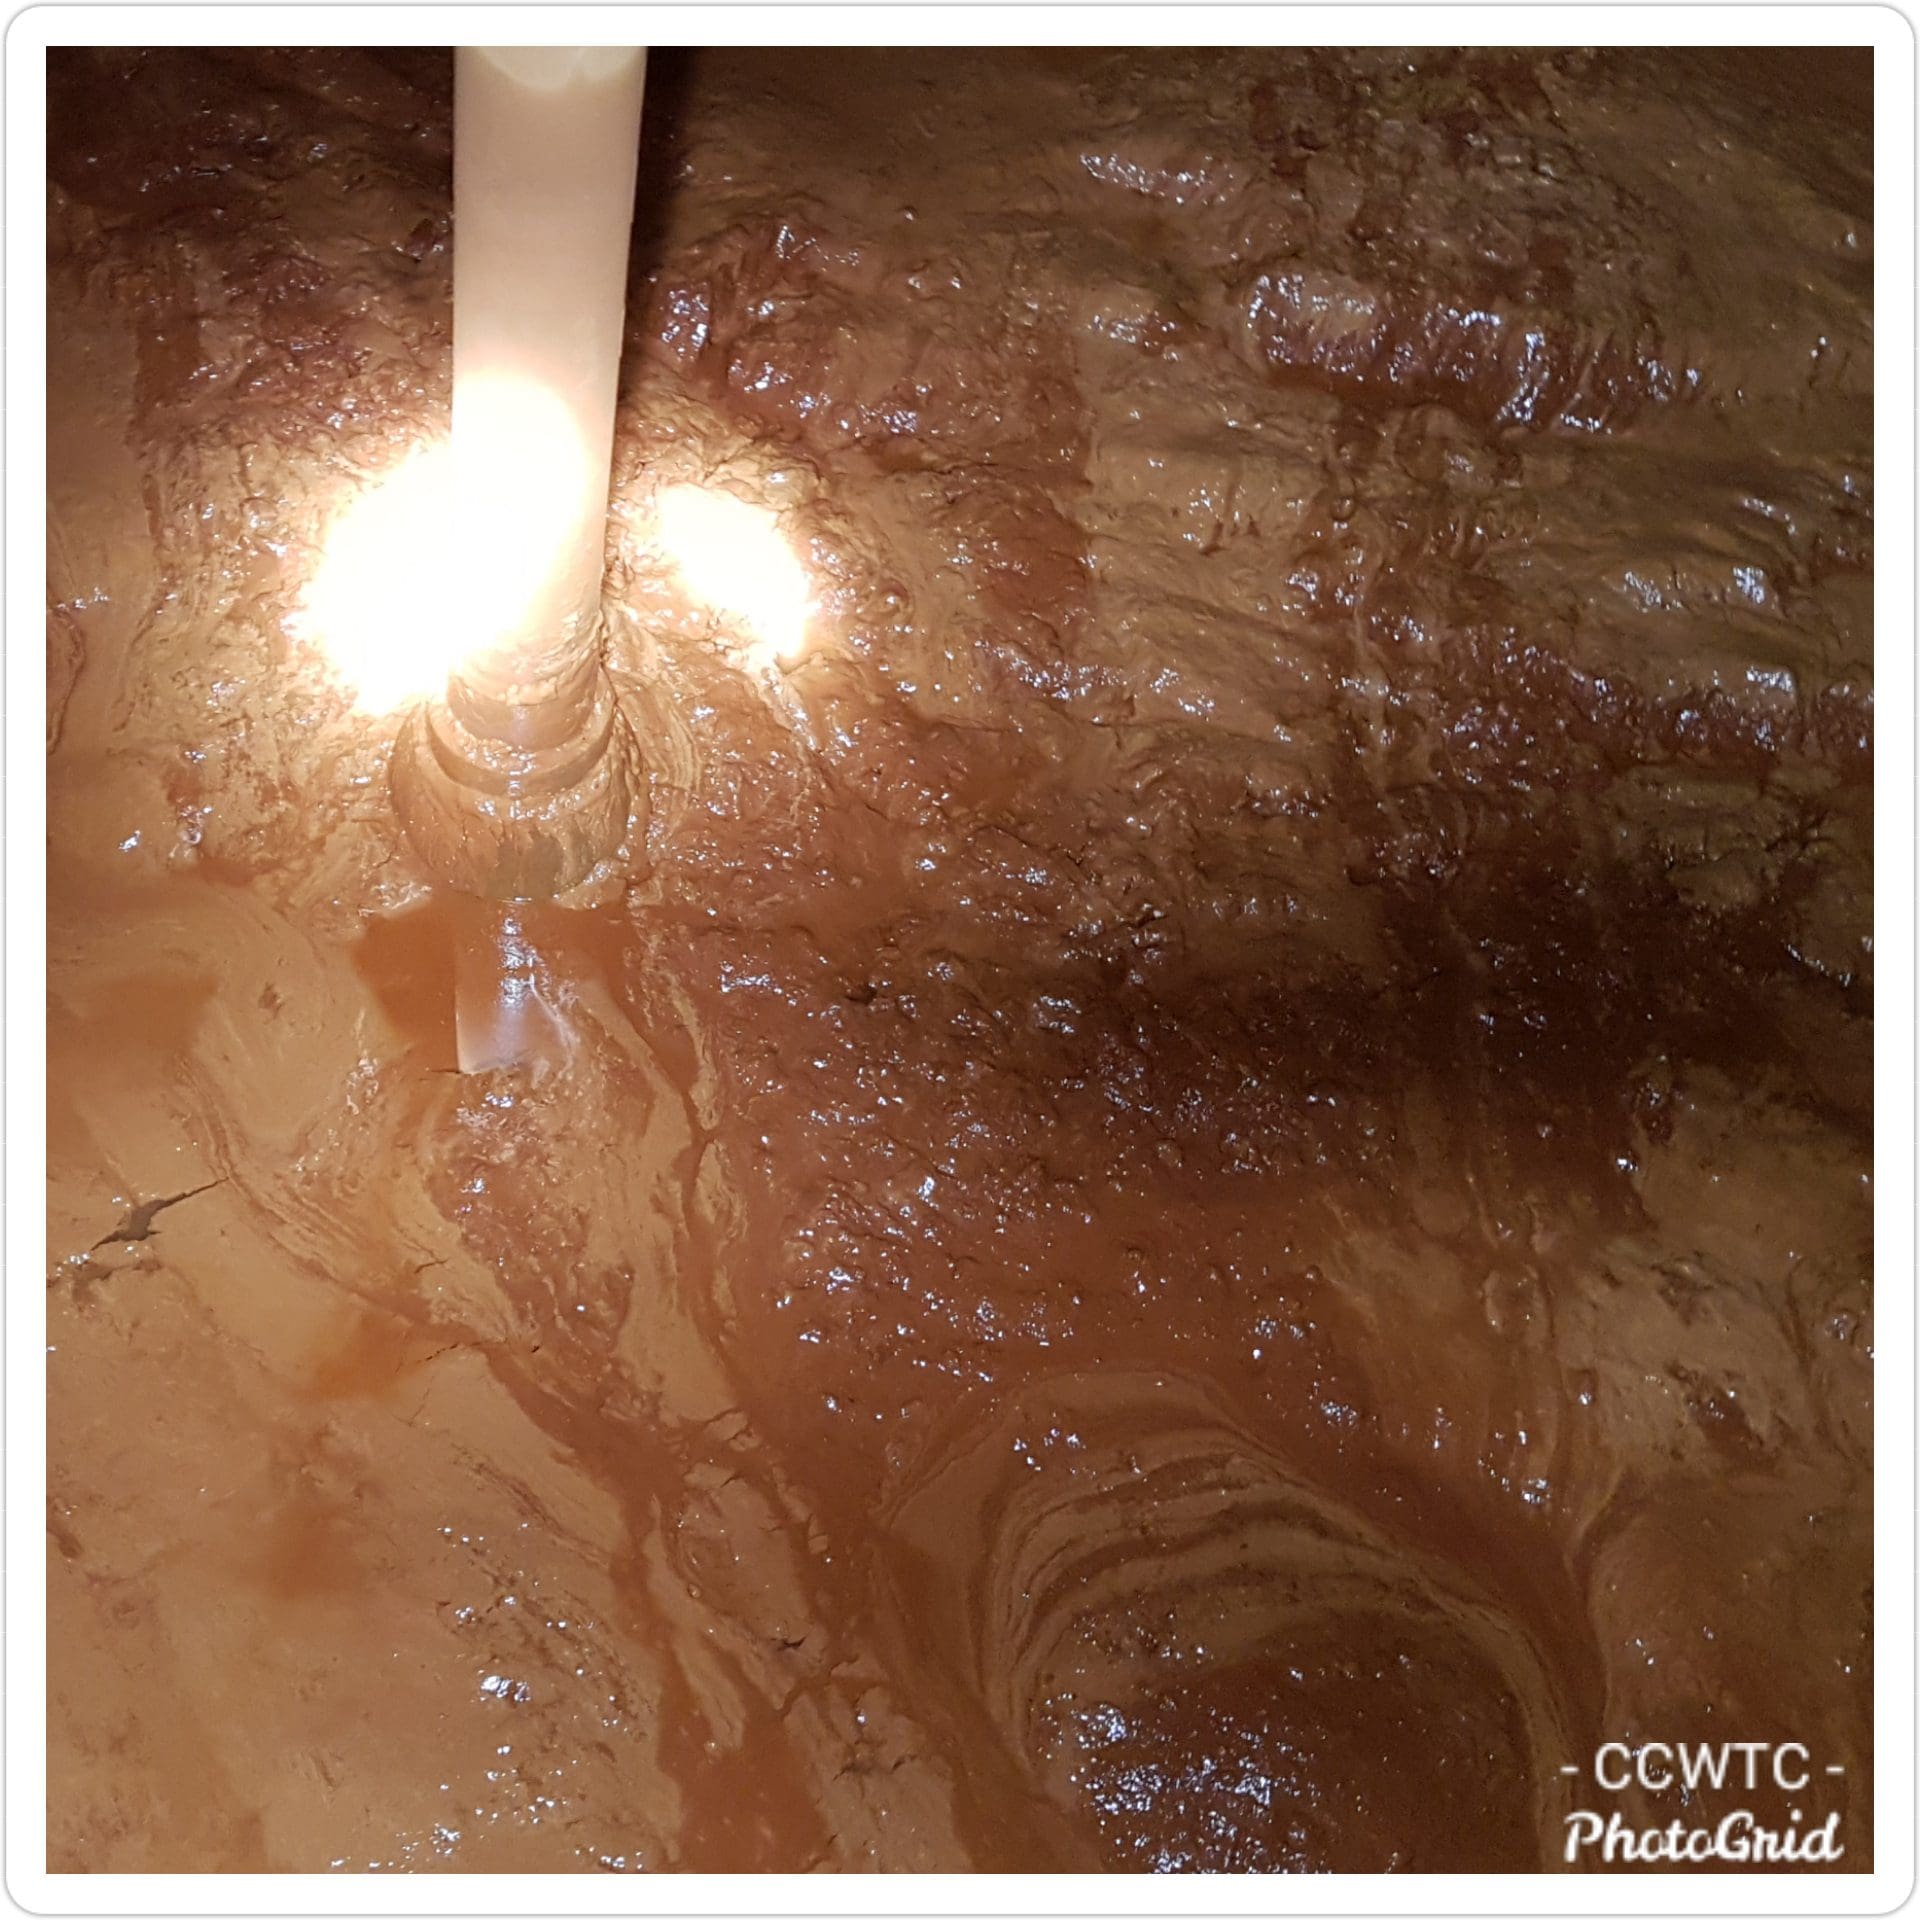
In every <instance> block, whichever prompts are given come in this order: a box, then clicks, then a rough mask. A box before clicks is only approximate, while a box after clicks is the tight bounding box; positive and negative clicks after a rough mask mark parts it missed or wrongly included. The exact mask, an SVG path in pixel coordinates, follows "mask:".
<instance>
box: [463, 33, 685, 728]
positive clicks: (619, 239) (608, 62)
mask: <svg viewBox="0 0 1920 1920" xmlns="http://www.w3.org/2000/svg"><path fill="white" fill-rule="evenodd" d="M646 59H647V56H646V50H645V49H644V48H642V47H462V48H461V49H459V51H458V53H457V55H456V58H455V63H454V147H453V152H454V174H453V198H454V236H453V446H454V459H455V465H456V469H457V473H458V475H459V485H460V487H461V489H462V492H463V494H465V495H467V496H468V499H467V511H466V512H465V513H464V514H463V522H464V525H465V526H466V527H467V528H468V530H469V533H470V536H471V537H472V538H473V539H475V540H476V541H481V542H487V543H490V544H491V543H494V542H500V541H508V540H511V541H517V542H520V543H522V544H523V545H524V547H525V549H526V552H527V555H528V564H527V566H526V568H525V569H524V588H523V590H521V591H514V592H511V593H507V594H505V595H504V596H503V598H504V600H505V601H506V603H507V604H503V605H501V606H499V607H498V608H496V609H493V610H491V611H490V614H489V624H490V628H491V629H492V630H490V631H488V632H486V633H484V634H481V635H478V636H476V639H477V640H478V642H479V648H478V651H477V653H476V656H475V657H474V659H473V660H472V662H471V663H470V665H469V666H468V667H467V668H465V669H463V670H462V673H461V674H460V676H459V678H460V680H461V681H462V682H464V683H465V684H466V686H467V687H468V688H469V689H471V690H472V691H473V692H475V693H477V694H479V695H480V696H482V698H483V700H487V701H491V702H497V703H501V704H503V705H509V706H514V707H522V706H528V705H537V704H538V703H539V702H541V701H543V700H548V699H553V698H555V696H557V695H562V694H567V693H571V692H574V691H575V690H576V683H578V682H580V681H582V680H583V678H584V676H585V675H586V674H588V673H590V672H591V669H592V663H593V661H594V660H595V659H596V658H597V652H598V643H599V612H600V577H601V569H602V565H603V560H604V553H605V544H606V517H607V491H608V479H609V472H610V469H611V466H612V458H613V413H614V400H615V393H616V389H617V385H618V381H619V372H620V346H621V340H622V336H623V333H624V327H625V314H626V287H627V248H628V238H629V231H630V229H631V227H632V224H633V196H634V176H635V171H636V168H637V165H638V157H639V147H640V102H641V89H642V87H643V85H644V83H645V78H646ZM476 558H478V556H476ZM487 558H488V560H489V561H492V560H493V559H494V556H493V555H491V554H490V555H488V556H487ZM486 570H487V572H488V573H489V575H491V574H492V573H493V572H494V571H495V569H494V567H493V566H491V565H489V566H488V568H487V569H486ZM513 578H514V580H515V582H516V583H519V582H521V581H522V578H523V576H522V572H521V571H519V570H516V571H515V572H514V574H513ZM495 622H497V625H496V624H495ZM558 704H559V705H561V706H563V707H564V706H570V705H572V704H573V702H572V701H570V700H567V699H560V700H559V701H558ZM463 718H465V719H467V721H468V723H469V724H476V722H477V724H478V727H479V730H480V731H482V732H488V731H491V730H492V729H490V728H489V727H488V726H487V725H486V724H485V715H484V714H481V715H479V716H477V717H476V715H474V714H473V713H471V712H469V713H467V714H465V715H463Z"/></svg>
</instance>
